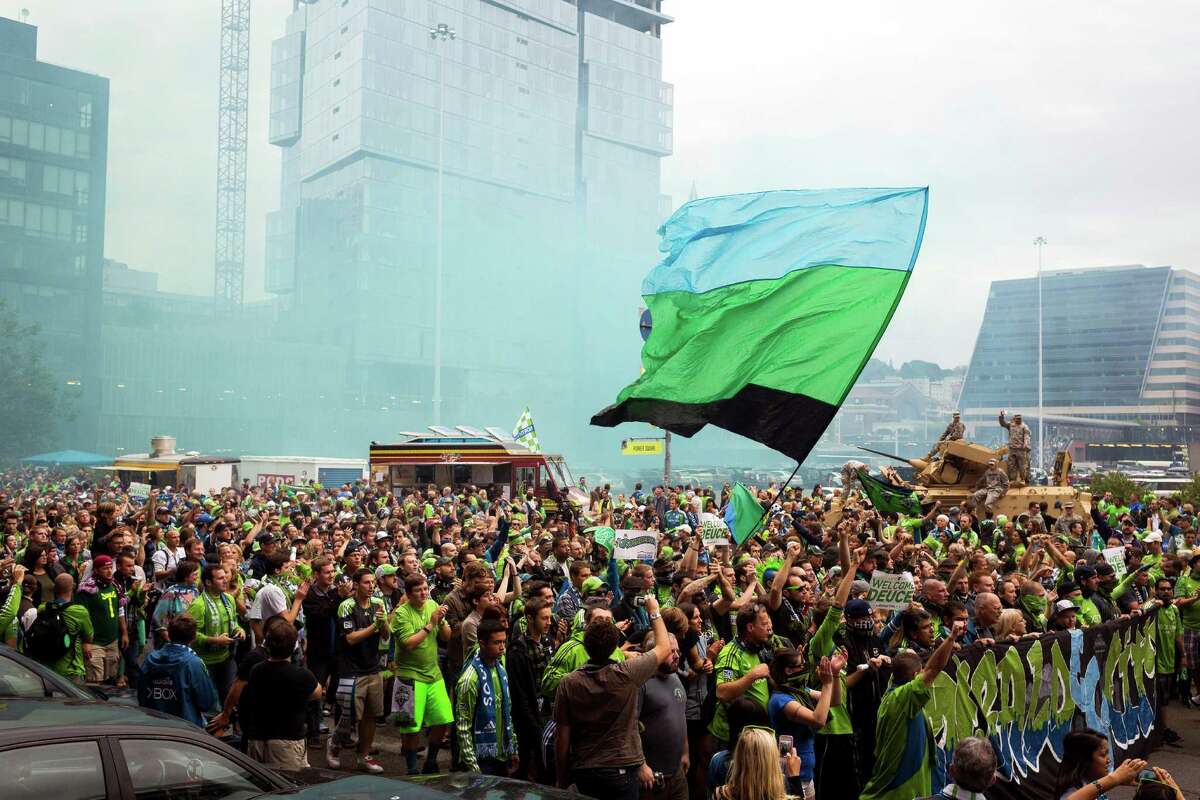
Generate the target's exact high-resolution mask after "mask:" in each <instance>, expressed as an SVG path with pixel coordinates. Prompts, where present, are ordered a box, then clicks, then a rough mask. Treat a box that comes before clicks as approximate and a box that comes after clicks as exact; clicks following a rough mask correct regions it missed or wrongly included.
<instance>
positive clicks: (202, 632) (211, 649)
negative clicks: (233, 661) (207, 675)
mask: <svg viewBox="0 0 1200 800" xmlns="http://www.w3.org/2000/svg"><path fill="white" fill-rule="evenodd" d="M187 613H188V615H189V616H190V617H191V618H192V619H194V620H196V641H195V643H194V645H193V646H192V649H193V650H195V651H196V655H198V656H200V660H201V661H203V662H204V663H205V665H206V666H207V665H211V664H223V663H224V662H226V661H228V660H229V658H230V656H231V655H232V654H233V646H232V645H228V644H215V643H212V642H210V641H209V640H210V639H212V638H213V637H216V636H233V635H234V634H235V632H237V631H238V630H241V625H239V624H238V621H237V603H235V602H234V601H233V598H232V597H230V596H229V594H228V593H227V592H223V593H222V594H221V595H220V596H219V597H217V596H214V595H210V594H209V593H208V592H201V593H200V594H199V595H198V596H197V597H196V599H195V600H193V601H192V604H191V605H190V606H188V610H187Z"/></svg>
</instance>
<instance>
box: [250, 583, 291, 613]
mask: <svg viewBox="0 0 1200 800" xmlns="http://www.w3.org/2000/svg"><path fill="white" fill-rule="evenodd" d="M287 609H288V601H287V595H286V594H284V593H283V589H280V588H279V587H278V586H276V585H275V584H273V583H264V584H263V585H262V586H261V587H260V588H259V590H258V594H256V595H254V602H253V603H251V604H250V612H249V614H248V616H249V617H250V619H256V620H258V621H259V622H262V621H263V620H266V619H270V618H271V617H273V616H275V615H276V614H282V613H283V612H284V611H287Z"/></svg>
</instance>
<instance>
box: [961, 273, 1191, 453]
mask: <svg viewBox="0 0 1200 800" xmlns="http://www.w3.org/2000/svg"><path fill="white" fill-rule="evenodd" d="M1041 280H1042V303H1041V307H1042V397H1043V403H1044V415H1045V420H1046V431H1045V436H1046V438H1047V450H1048V451H1049V450H1050V449H1051V447H1052V446H1057V445H1061V444H1062V443H1063V440H1065V439H1068V438H1078V437H1086V438H1087V439H1089V440H1100V441H1119V442H1128V443H1152V442H1161V443H1166V444H1175V445H1180V446H1189V447H1190V448H1191V450H1192V463H1193V464H1200V452H1197V447H1198V446H1200V276H1197V275H1196V274H1195V273H1193V272H1188V271H1185V270H1181V269H1175V268H1173V267H1144V266H1141V265H1134V266H1119V267H1102V268H1096V269H1076V270H1054V271H1046V272H1044V273H1043V274H1042V279H1041ZM961 405H962V409H963V415H964V417H965V420H966V422H967V423H968V425H971V426H974V427H975V429H976V435H977V436H981V437H983V438H985V439H986V438H988V437H989V436H990V435H994V434H996V432H997V431H999V428H998V427H997V426H996V417H997V415H998V414H999V412H1000V411H1001V410H1007V411H1009V412H1010V413H1012V412H1014V411H1019V412H1021V413H1023V414H1024V416H1025V419H1026V421H1027V423H1028V424H1029V425H1030V426H1031V427H1033V428H1034V429H1035V432H1036V426H1037V422H1038V280H1037V278H1021V279H1017V280H1006V281H995V282H993V283H992V286H991V290H990V292H989V294H988V302H987V308H986V310H985V312H984V318H983V324H982V326H981V327H980V330H979V338H978V339H977V340H976V343H975V352H974V354H973V355H972V357H971V363H970V366H969V368H968V371H967V377H966V381H965V383H964V386H963V392H962V398H961Z"/></svg>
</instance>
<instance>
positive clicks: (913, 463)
mask: <svg viewBox="0 0 1200 800" xmlns="http://www.w3.org/2000/svg"><path fill="white" fill-rule="evenodd" d="M857 447H858V449H859V450H863V451H865V452H867V453H874V454H875V455H877V456H883V457H884V458H890V459H892V460H893V461H899V462H900V463H901V464H908V465H909V466H910V467H913V468H914V469H919V470H920V469H925V467H926V466H927V465H928V464H929V462H928V461H924V460H922V459H920V458H904V457H903V456H897V455H892V454H891V453H885V452H883V451H882V450H872V449H871V448H869V447H863V446H862V445H857Z"/></svg>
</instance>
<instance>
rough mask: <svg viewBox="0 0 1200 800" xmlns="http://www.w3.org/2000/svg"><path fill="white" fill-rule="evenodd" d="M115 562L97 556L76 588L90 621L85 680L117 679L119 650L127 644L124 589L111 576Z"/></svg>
mask: <svg viewBox="0 0 1200 800" xmlns="http://www.w3.org/2000/svg"><path fill="white" fill-rule="evenodd" d="M115 569H116V565H115V564H114V563H113V560H112V558H111V557H110V556H96V558H95V560H94V561H93V562H92V574H91V575H89V576H88V577H87V578H85V579H84V581H83V583H81V584H80V585H79V587H78V589H77V590H76V593H75V602H76V603H79V604H80V605H82V606H83V607H84V608H85V609H87V612H88V616H89V617H90V618H91V621H92V631H93V634H92V644H91V647H90V648H89V650H88V657H87V682H88V683H93V684H99V683H107V682H113V681H116V680H117V674H118V673H117V670H118V666H119V665H120V662H121V650H122V649H123V648H125V647H126V646H127V645H128V644H129V634H128V632H127V631H126V629H125V614H124V606H125V602H126V598H125V593H124V592H123V591H122V590H121V587H120V585H119V584H118V583H117V582H116V581H114V580H113V573H114V571H115Z"/></svg>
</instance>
